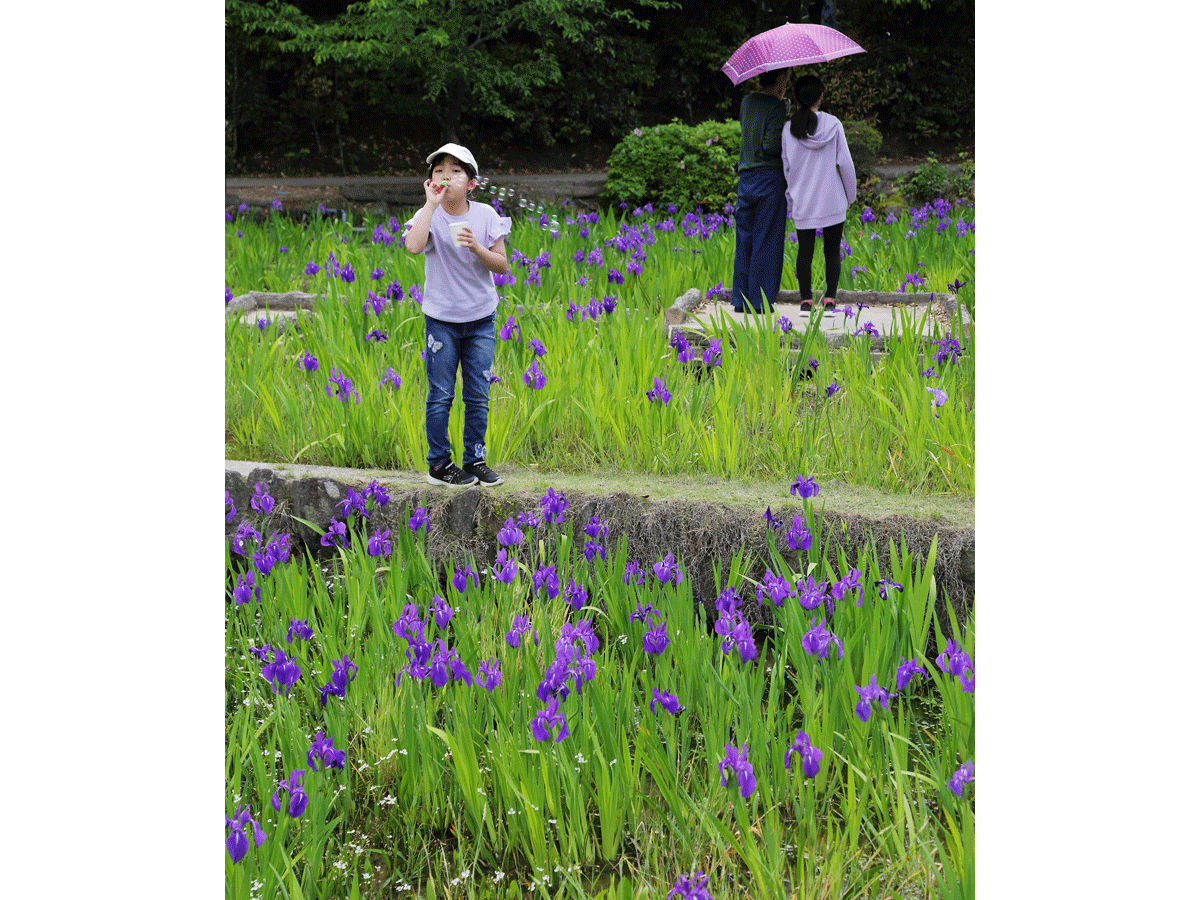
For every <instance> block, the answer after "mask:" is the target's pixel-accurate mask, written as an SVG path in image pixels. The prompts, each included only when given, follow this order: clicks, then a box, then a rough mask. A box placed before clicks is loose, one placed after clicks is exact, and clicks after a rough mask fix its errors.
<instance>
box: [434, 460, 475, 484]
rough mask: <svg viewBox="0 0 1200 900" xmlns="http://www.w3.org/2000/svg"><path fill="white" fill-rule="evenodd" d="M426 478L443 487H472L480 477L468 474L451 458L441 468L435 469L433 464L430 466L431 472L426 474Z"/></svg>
mask: <svg viewBox="0 0 1200 900" xmlns="http://www.w3.org/2000/svg"><path fill="white" fill-rule="evenodd" d="M425 480H426V481H428V482H429V483H430V484H436V485H440V486H442V487H470V486H471V485H473V484H474V483H475V482H476V481H478V480H479V479H478V478H476V477H475V476H474V475H468V474H467V473H466V472H464V471H463V470H462V469H460V468H459V467H458V466H456V465H455V464H454V461H453V460H450V461H449V462H447V463H445V464H444V465H442V466H441V467H440V468H436V469H435V468H434V467H433V466H430V467H429V474H428V475H427V476H425Z"/></svg>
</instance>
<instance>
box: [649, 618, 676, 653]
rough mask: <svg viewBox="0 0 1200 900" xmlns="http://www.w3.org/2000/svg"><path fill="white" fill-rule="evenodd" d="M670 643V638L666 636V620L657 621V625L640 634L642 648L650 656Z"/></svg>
mask: <svg viewBox="0 0 1200 900" xmlns="http://www.w3.org/2000/svg"><path fill="white" fill-rule="evenodd" d="M670 643H671V639H670V638H669V637H667V623H666V622H659V623H658V625H656V626H655V627H654V628H651V629H650V630H649V631H647V632H646V633H645V634H644V635H642V649H643V650H645V651H646V652H647V653H649V654H650V655H651V656H657V655H658V654H660V653H662V652H663V651H664V650H666V649H667V645H668V644H670Z"/></svg>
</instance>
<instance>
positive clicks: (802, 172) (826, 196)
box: [783, 111, 856, 229]
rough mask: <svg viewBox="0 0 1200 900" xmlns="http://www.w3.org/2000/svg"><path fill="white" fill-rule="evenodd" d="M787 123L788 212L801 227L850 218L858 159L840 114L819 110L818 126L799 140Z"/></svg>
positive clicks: (786, 173) (823, 224)
mask: <svg viewBox="0 0 1200 900" xmlns="http://www.w3.org/2000/svg"><path fill="white" fill-rule="evenodd" d="M791 127H792V123H791V122H785V123H784V126H783V177H784V178H786V179H787V214H788V218H789V219H791V220H792V221H793V222H794V223H795V224H796V227H797V228H806V229H807V228H825V227H826V226H828V225H836V224H837V223H838V222H844V221H846V208H847V207H849V206H850V204H851V203H853V202H854V197H855V193H856V189H855V184H854V160H852V159H851V158H850V148H849V147H848V146H847V145H846V132H845V130H844V129H843V128H842V123H841V122H839V121H838V120H837V117H836V116H831V115H829V113H823V112H820V111H818V112H817V130H816V131H815V132H814V133H813V134H812V135H811V136H809V137H806V138H804V139H803V140H799V139H797V138H794V137H792V131H791Z"/></svg>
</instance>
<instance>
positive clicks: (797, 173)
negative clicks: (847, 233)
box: [782, 75, 855, 310]
mask: <svg viewBox="0 0 1200 900" xmlns="http://www.w3.org/2000/svg"><path fill="white" fill-rule="evenodd" d="M824 96H825V86H824V85H823V84H821V79H819V78H817V77H816V76H815V75H805V76H804V77H803V78H800V79H798V80H797V81H796V100H797V103H796V112H795V114H794V115H793V116H792V119H791V121H790V122H788V123H787V124H786V125H784V126H783V154H782V155H783V176H784V178H785V179H786V180H787V214H788V218H789V219H791V220H792V222H793V223H795V225H796V237H797V245H798V246H797V249H796V280H797V281H798V282H800V308H801V309H812V258H813V249H814V247H815V246H816V239H817V238H816V235H817V229H821V247H822V249H823V250H824V251H825V295H824V306H825V309H826V310H832V309H833V307H834V305H835V303H834V301H835V299H836V298H837V287H838V278H839V277H840V275H841V272H842V260H841V245H842V228H843V227H844V226H845V224H846V209H847V208H848V207H849V206H850V204H851V203H853V202H854V197H855V182H854V161H853V160H852V159H851V158H850V148H849V147H848V146H847V145H846V132H845V130H844V129H843V128H842V123H841V122H839V121H838V120H837V118H836V117H835V116H831V115H829V113H823V112H819V111H818V107H820V105H821V100H822V99H823V98H824Z"/></svg>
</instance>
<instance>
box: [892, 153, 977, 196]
mask: <svg viewBox="0 0 1200 900" xmlns="http://www.w3.org/2000/svg"><path fill="white" fill-rule="evenodd" d="M960 169H961V171H960V172H959V174H957V175H956V174H954V173H953V172H951V171H950V169H949V167H947V166H945V165H943V164H942V163H940V162H938V160H937V159H935V158H934V157H932V156H931V157H929V159H928V160H926V161H925V162H924V163H922V164H921V165H919V166H917V168H916V170H915V171H914V172H913V173H912V174H911V175H909V176H908V177H907V178H903V179H900V180H898V181H897V183H896V186H897V187H898V188H900V190H901V191H902V192H903V193H904V196H905V197H906V198H907V199H908V200H909V201H911V202H915V203H929V202H931V201H933V200H935V199H937V198H938V197H941V198H943V199H945V200H957V199H958V198H960V197H967V198H969V197H971V196H972V195H973V190H972V187H971V180H972V179H973V178H974V177H975V163H974V162H972V161H970V160H965V161H964V162H963V163H962V164H961V166H960Z"/></svg>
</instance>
